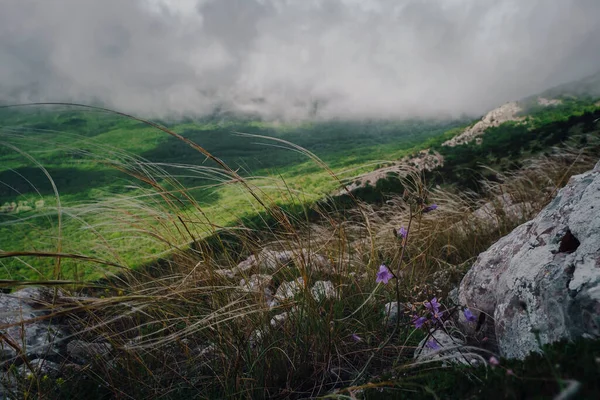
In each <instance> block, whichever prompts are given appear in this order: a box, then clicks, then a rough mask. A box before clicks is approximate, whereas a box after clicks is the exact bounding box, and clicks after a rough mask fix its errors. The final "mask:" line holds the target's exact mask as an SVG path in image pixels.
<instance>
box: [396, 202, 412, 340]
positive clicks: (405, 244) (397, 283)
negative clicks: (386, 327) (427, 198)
mask: <svg viewBox="0 0 600 400" xmlns="http://www.w3.org/2000/svg"><path fill="white" fill-rule="evenodd" d="M408 209H409V212H410V215H409V218H408V228H407V229H406V237H405V238H404V240H403V241H402V251H401V252H400V262H399V263H398V270H397V272H396V307H397V308H398V314H400V268H402V262H403V261H404V251H405V250H406V246H407V244H408V235H410V226H411V225H412V220H413V214H412V207H410V206H409V208H408ZM399 325H400V315H397V316H396V329H394V332H395V331H397V330H398V326H399Z"/></svg>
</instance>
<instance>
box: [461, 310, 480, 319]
mask: <svg viewBox="0 0 600 400" xmlns="http://www.w3.org/2000/svg"><path fill="white" fill-rule="evenodd" d="M463 314H464V315H465V318H466V319H467V321H469V322H475V321H477V317H475V315H473V313H472V312H471V310H469V309H468V308H465V309H464V311H463Z"/></svg>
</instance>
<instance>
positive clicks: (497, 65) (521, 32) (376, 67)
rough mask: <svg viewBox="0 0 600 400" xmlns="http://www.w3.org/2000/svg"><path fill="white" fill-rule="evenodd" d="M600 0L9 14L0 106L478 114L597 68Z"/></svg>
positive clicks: (3, 26)
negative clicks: (60, 103)
mask: <svg viewBox="0 0 600 400" xmlns="http://www.w3.org/2000/svg"><path fill="white" fill-rule="evenodd" d="M599 38H600V2H598V1H597V0H572V1H568V2H567V1H564V0H529V1H522V0H429V1H423V0H128V1H122V0H103V1H95V0H53V1H38V0H19V1H4V2H1V3H0V54H1V55H2V59H1V60H2V61H1V62H0V101H1V102H4V103H6V102H9V103H15V102H31V101H76V102H83V103H92V102H94V103H97V102H101V103H103V104H106V105H108V106H110V107H113V108H116V109H118V110H122V111H128V112H134V113H137V114H141V115H169V114H204V113H210V112H211V111H213V110H214V108H215V107H217V106H218V107H220V109H225V110H231V111H247V112H257V113H260V114H262V115H264V116H265V117H268V118H307V117H311V116H315V113H316V115H318V116H320V117H324V118H333V117H340V118H348V117H352V118H361V117H408V116H438V115H458V114H463V113H467V114H473V115H475V114H480V113H483V112H485V111H486V110H487V109H489V108H492V107H495V106H497V105H498V104H500V103H503V102H505V101H508V100H513V99H519V98H521V97H523V96H526V95H530V94H533V93H536V92H539V91H541V90H543V89H546V88H548V87H550V86H553V85H556V84H559V83H562V82H566V81H569V80H573V79H578V78H581V77H583V76H585V75H589V74H592V73H594V72H596V71H597V70H599V69H600V39H599Z"/></svg>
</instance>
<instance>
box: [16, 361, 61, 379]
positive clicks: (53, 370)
mask: <svg viewBox="0 0 600 400" xmlns="http://www.w3.org/2000/svg"><path fill="white" fill-rule="evenodd" d="M29 365H30V366H31V369H29V367H28V366H27V365H25V364H22V365H20V366H19V367H18V368H17V371H18V373H19V375H21V376H23V377H26V378H27V377H29V376H31V375H33V376H36V377H43V376H48V377H49V378H52V379H53V378H56V377H58V376H59V375H60V371H61V367H60V365H58V364H57V363H54V362H52V361H48V360H44V359H43V358H36V359H34V360H31V361H29Z"/></svg>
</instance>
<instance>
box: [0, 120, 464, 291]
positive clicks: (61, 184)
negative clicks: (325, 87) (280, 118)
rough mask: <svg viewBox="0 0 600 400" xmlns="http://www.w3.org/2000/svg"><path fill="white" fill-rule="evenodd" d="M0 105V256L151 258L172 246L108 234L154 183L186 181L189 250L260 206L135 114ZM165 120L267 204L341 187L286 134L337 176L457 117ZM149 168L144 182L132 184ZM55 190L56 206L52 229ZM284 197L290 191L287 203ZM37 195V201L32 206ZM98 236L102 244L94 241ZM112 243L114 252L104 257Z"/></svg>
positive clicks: (47, 264)
mask: <svg viewBox="0 0 600 400" xmlns="http://www.w3.org/2000/svg"><path fill="white" fill-rule="evenodd" d="M0 111H1V112H0V124H1V126H2V129H1V133H0V135H1V136H2V144H3V145H2V146H0V182H1V183H2V185H0V206H4V209H5V210H6V209H12V208H15V209H16V208H17V207H19V206H20V207H19V208H18V211H20V212H19V213H14V212H12V213H4V214H2V213H0V237H2V243H1V245H0V248H1V249H2V250H3V251H18V250H23V249H36V250H37V251H56V249H57V248H58V247H59V242H58V239H57V238H58V237H59V236H60V237H61V240H60V248H61V252H62V253H75V254H82V253H83V252H87V254H93V255H94V256H95V257H98V258H101V259H105V260H110V261H111V262H113V263H117V264H120V265H124V266H127V267H136V266H139V265H141V264H145V263H148V262H149V261H150V260H152V259H153V258H155V257H156V256H157V255H159V254H160V253H162V252H164V251H167V250H169V249H170V248H171V247H172V245H174V243H169V244H167V243H164V242H163V243H157V242H156V241H148V239H142V240H135V241H133V240H131V239H130V235H129V234H127V235H123V234H120V233H119V232H117V231H115V229H114V221H113V219H114V218H113V217H114V214H117V213H122V212H123V210H124V209H129V208H130V207H134V209H135V212H133V211H132V210H131V209H130V210H129V211H130V212H131V213H135V214H136V215H137V217H138V218H140V219H152V218H154V219H155V218H156V217H155V216H151V215H143V216H142V215H141V213H142V212H143V207H144V205H143V203H138V204H137V206H134V205H133V204H132V202H134V200H133V199H135V198H136V196H145V195H148V196H150V197H155V196H156V194H155V193H154V194H148V193H147V191H148V190H151V189H152V188H153V185H160V186H161V187H162V188H164V189H165V190H168V191H172V190H175V191H180V189H181V187H185V191H186V198H185V199H183V198H181V196H179V200H178V201H184V202H186V204H188V205H189V213H190V214H189V217H188V218H189V219H191V220H196V219H197V220H201V221H202V222H198V223H194V224H193V227H191V228H190V229H191V230H193V234H192V235H191V236H188V238H186V240H185V241H184V242H181V239H182V238H178V239H177V240H178V242H177V243H176V244H175V245H176V246H186V245H187V243H188V242H190V241H191V240H192V237H194V238H197V237H203V236H206V235H207V234H210V233H213V232H214V230H215V228H216V227H219V226H228V225H231V224H233V223H235V222H236V221H237V220H238V218H241V217H247V216H252V215H255V214H256V212H257V211H256V206H257V204H256V202H254V201H253V200H252V199H251V198H250V197H251V196H248V194H247V192H246V191H245V190H244V189H243V188H241V187H240V185H239V184H236V183H232V181H231V176H229V175H227V174H226V173H225V174H224V173H223V171H222V168H221V167H220V166H219V165H218V164H217V163H215V162H214V161H211V160H208V159H207V158H206V157H205V156H203V155H202V154H200V153H198V151H196V150H195V149H193V148H191V147H190V146H188V145H187V144H185V143H183V142H182V141H181V140H178V139H177V138H175V137H172V136H169V135H167V134H166V133H164V132H161V131H160V130H158V129H155V128H152V127H149V126H147V125H145V124H143V123H140V122H139V121H135V120H131V119H127V118H125V117H117V116H113V115H109V114H106V113H100V112H97V111H81V110H77V109H66V110H65V109H64V108H61V109H50V110H45V109H35V110H34V111H29V110H20V109H19V110H8V109H3V110H0ZM162 122H163V123H164V124H165V125H166V126H167V127H168V128H169V129H171V130H172V131H174V132H176V133H178V134H181V135H182V136H184V137H185V138H187V139H189V140H192V141H193V142H195V143H197V144H199V145H200V146H202V147H203V148H204V149H206V150H207V151H209V152H211V153H212V154H214V155H215V156H216V157H218V158H219V159H220V160H222V161H223V162H225V163H226V164H228V165H229V166H231V168H232V169H234V170H237V171H239V174H240V175H241V176H245V177H251V182H252V184H253V185H254V186H255V187H256V188H257V189H258V190H260V191H262V192H264V193H265V194H268V195H269V201H270V202H273V203H276V204H285V203H290V202H292V203H293V202H296V203H305V202H311V201H315V200H317V199H319V198H321V197H322V196H324V195H325V194H327V193H329V192H330V191H332V190H333V189H335V188H336V187H338V186H339V183H338V182H337V181H336V180H335V179H332V177H331V175H330V173H328V172H327V171H325V170H323V169H322V168H320V167H319V166H317V165H315V164H314V163H313V162H312V161H310V159H309V157H308V156H307V154H306V153H304V150H303V151H298V150H297V148H294V147H292V145H291V144H289V143H288V142H290V141H293V142H294V144H295V145H296V146H297V145H299V146H302V147H304V148H305V149H306V150H308V151H310V152H312V153H314V154H315V155H316V156H318V157H320V158H321V160H323V162H325V163H326V164H328V165H329V167H330V168H331V169H332V171H333V172H335V173H337V174H338V175H339V176H340V177H343V176H352V175H354V174H357V173H359V172H360V171H366V170H368V169H369V168H371V169H372V168H374V166H373V165H371V166H369V163H374V162H384V161H386V160H394V159H397V158H399V157H401V156H403V155H404V154H407V152H409V151H410V149H411V148H412V147H414V146H415V145H418V144H419V143H422V142H423V141H424V140H426V139H428V138H431V137H435V136H437V135H440V134H441V133H443V132H445V131H446V130H447V129H448V128H451V127H453V126H457V125H458V124H459V123H460V122H458V121H450V122H448V121H421V120H412V121H401V122H397V121H363V122H344V121H330V122H312V123H298V124H277V123H268V122H260V121H244V120H240V121H235V120H233V121H232V120H220V119H218V118H217V117H211V118H205V119H200V120H198V121H191V120H182V121H178V122H169V121H162ZM250 135H252V136H250ZM364 165H367V166H366V167H365V166H364ZM42 167H43V169H42ZM149 174H151V175H152V181H140V180H139V179H138V178H139V177H140V176H147V175H149ZM48 176H49V177H50V178H51V180H50V179H49V177H48ZM174 180H177V183H174ZM54 186H55V187H56V189H57V191H58V194H59V195H60V199H59V200H60V205H61V207H62V208H61V211H62V215H61V217H62V220H61V224H60V232H59V221H58V217H57V206H58V203H57V198H56V196H55V194H54ZM290 193H294V195H293V197H294V199H292V198H291V197H290ZM173 195H174V196H176V197H177V195H175V194H173ZM150 201H154V200H150ZM36 202H37V204H38V206H39V205H40V204H43V207H37V208H36ZM192 203H193V204H192ZM93 205H96V207H93ZM30 208H32V210H29V209H30ZM110 210H112V211H110ZM130 216H131V215H130ZM207 220H209V221H210V223H209V224H208V226H207V224H206V222H205V221H207ZM130 222H131V221H130ZM158 224H160V223H159V222H158ZM128 229H130V228H128ZM99 236H101V237H102V238H103V239H106V242H104V243H102V241H99V240H98V239H99ZM115 243H118V245H115ZM115 249H116V250H117V252H118V253H119V257H115V256H114V254H112V253H114V251H113V250H115ZM90 250H91V251H92V252H91V253H90ZM140 254H143V255H144V256H143V257H140ZM55 264H56V263H55V261H53V260H46V261H41V260H39V259H33V260H32V259H29V258H28V259H18V260H14V259H13V260H11V261H6V260H4V261H2V265H0V277H2V278H8V279H13V280H21V279H50V278H56V276H54V274H55V272H56V271H55V269H56V267H57V266H56V265H55ZM75 264H76V263H72V262H70V261H68V260H64V261H62V262H61V265H60V271H61V274H60V276H61V277H63V278H73V279H82V278H83V279H97V278H99V277H102V276H103V275H104V274H105V272H106V271H105V269H103V268H100V269H97V270H96V269H94V268H92V267H89V266H88V267H86V268H84V269H83V270H81V268H80V267H76V265H75ZM76 269H77V271H76ZM109 271H111V272H113V271H115V270H114V268H110V269H109Z"/></svg>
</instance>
